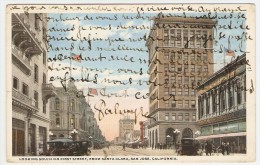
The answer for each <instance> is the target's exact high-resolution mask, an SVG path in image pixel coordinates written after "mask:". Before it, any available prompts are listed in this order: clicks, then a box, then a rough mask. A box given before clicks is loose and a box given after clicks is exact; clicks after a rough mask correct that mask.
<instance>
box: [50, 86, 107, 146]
mask: <svg viewBox="0 0 260 165" xmlns="http://www.w3.org/2000/svg"><path fill="white" fill-rule="evenodd" d="M55 90H56V92H57V96H56V97H53V98H51V99H50V107H49V109H50V120H51V123H50V133H51V134H50V138H51V139H56V138H73V136H75V139H76V140H93V141H97V142H104V141H105V137H104V136H103V135H102V131H101V130H100V128H99V126H98V124H97V121H96V118H95V116H94V112H93V111H92V109H91V107H90V105H89V104H88V103H87V102H86V99H85V97H80V91H79V90H77V88H76V86H75V84H74V83H69V85H68V88H67V91H65V90H64V88H62V87H56V88H55ZM74 129H75V130H76V131H77V134H76V135H74V134H73V133H72V132H73V130H74Z"/></svg>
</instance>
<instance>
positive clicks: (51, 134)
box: [49, 131, 53, 140]
mask: <svg viewBox="0 0 260 165" xmlns="http://www.w3.org/2000/svg"><path fill="white" fill-rule="evenodd" d="M49 137H50V139H51V140H52V137H53V133H52V132H51V131H49Z"/></svg>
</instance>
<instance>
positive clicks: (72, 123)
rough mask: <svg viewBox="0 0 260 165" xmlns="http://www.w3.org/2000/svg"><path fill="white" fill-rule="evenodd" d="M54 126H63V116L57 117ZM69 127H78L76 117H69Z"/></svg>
mask: <svg viewBox="0 0 260 165" xmlns="http://www.w3.org/2000/svg"><path fill="white" fill-rule="evenodd" d="M52 123H53V122H52ZM52 123H51V125H52ZM55 126H56V127H57V128H63V127H65V125H64V120H63V118H60V117H57V118H56V121H55ZM70 128H78V123H77V118H70Z"/></svg>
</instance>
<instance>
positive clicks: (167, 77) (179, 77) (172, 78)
mask: <svg viewBox="0 0 260 165" xmlns="http://www.w3.org/2000/svg"><path fill="white" fill-rule="evenodd" d="M176 77H177V80H178V81H177V83H178V84H189V81H190V82H191V84H192V85H193V86H194V85H195V84H196V81H195V77H194V76H190V77H189V76H183V75H178V76H175V75H172V76H171V83H172V84H173V83H176ZM183 80H184V82H183ZM201 81H202V77H201V76H197V82H201ZM167 82H169V76H165V84H168V83H167Z"/></svg>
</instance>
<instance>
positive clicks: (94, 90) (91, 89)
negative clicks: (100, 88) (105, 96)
mask: <svg viewBox="0 0 260 165" xmlns="http://www.w3.org/2000/svg"><path fill="white" fill-rule="evenodd" d="M88 93H89V94H92V95H98V93H97V89H95V88H89V89H88Z"/></svg>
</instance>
